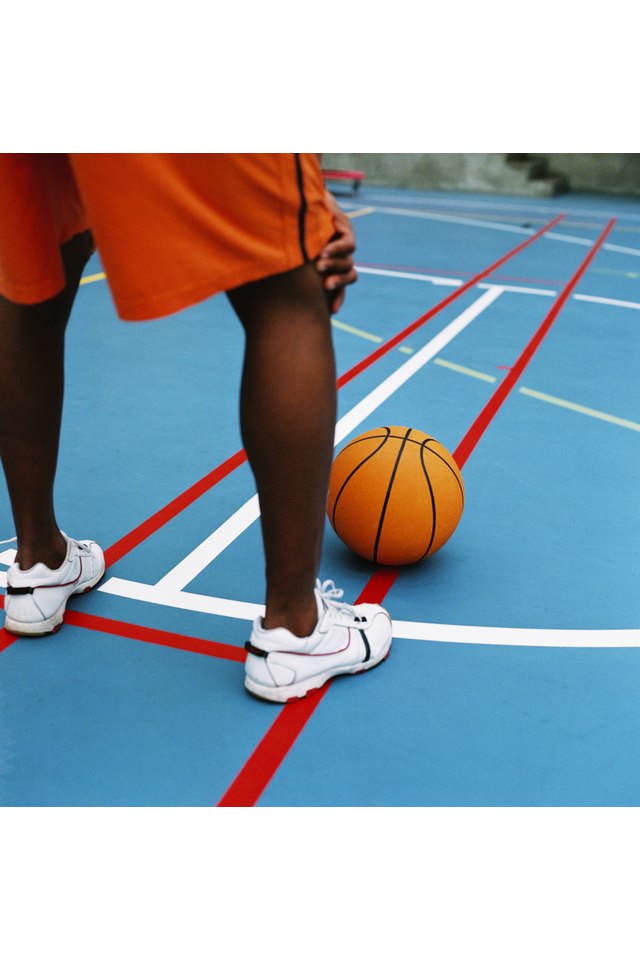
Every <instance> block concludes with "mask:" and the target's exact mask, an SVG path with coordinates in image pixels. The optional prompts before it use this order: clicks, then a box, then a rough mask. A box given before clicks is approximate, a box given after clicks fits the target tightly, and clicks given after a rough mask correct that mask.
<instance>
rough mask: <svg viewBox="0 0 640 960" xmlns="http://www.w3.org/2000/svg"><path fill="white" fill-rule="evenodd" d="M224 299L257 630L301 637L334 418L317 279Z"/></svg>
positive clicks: (246, 289) (308, 271) (308, 628)
mask: <svg viewBox="0 0 640 960" xmlns="http://www.w3.org/2000/svg"><path fill="white" fill-rule="evenodd" d="M228 296H229V299H230V301H231V303H232V305H233V307H234V309H235V311H236V313H237V314H238V316H239V318H240V320H241V322H242V324H243V326H244V328H245V331H246V337H247V342H246V353H245V362H244V372H243V378H242V391H241V398H240V414H241V426H242V436H243V441H244V445H245V449H246V451H247V455H248V457H249V462H250V464H251V467H252V469H253V472H254V475H255V478H256V484H257V487H258V494H259V497H260V507H261V511H262V533H263V539H264V548H265V559H266V573H267V597H266V616H265V621H264V626H265V627H266V628H268V629H270V628H272V627H287V628H288V629H289V630H291V632H292V633H295V634H296V635H297V636H308V635H309V634H310V633H311V632H312V631H313V629H314V628H315V626H316V622H317V608H316V602H315V597H314V593H313V588H314V585H315V578H316V575H317V570H318V565H319V562H320V551H321V547H322V535H323V530H324V519H325V507H326V501H327V487H328V480H329V471H330V468H331V459H332V450H333V437H334V429H335V419H336V385H335V377H336V375H335V361H334V355H333V344H332V340H331V324H330V318H329V311H328V308H327V303H326V299H325V295H324V292H323V287H322V280H321V279H320V278H319V276H318V275H317V273H316V271H315V268H314V267H313V266H312V265H311V264H309V265H306V266H303V267H300V268H299V269H297V270H292V271H291V272H289V273H285V274H280V275H278V276H276V277H269V278H268V279H266V280H261V281H259V282H257V283H252V284H247V285H245V286H243V287H239V288H238V289H237V290H233V291H231V292H230V293H229V294H228Z"/></svg>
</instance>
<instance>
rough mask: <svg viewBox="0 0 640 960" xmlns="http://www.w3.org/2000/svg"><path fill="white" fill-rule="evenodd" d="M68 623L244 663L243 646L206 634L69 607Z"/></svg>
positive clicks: (65, 619) (66, 616)
mask: <svg viewBox="0 0 640 960" xmlns="http://www.w3.org/2000/svg"><path fill="white" fill-rule="evenodd" d="M64 622H65V623H68V624H69V625H70V626H72V627H84V628H86V629H89V630H97V631H98V632H100V633H108V634H110V635H111V636H116V637H126V638H127V639H128V640H140V641H142V642H143V643H154V644H158V645H160V646H163V647H171V648H172V649H173V650H186V651H188V652H190V653H201V654H204V655H205V656H207V657H216V658H217V659H219V660H233V661H234V662H236V663H244V661H245V659H246V653H245V651H244V650H243V649H242V647H236V646H233V644H230V643H220V642H218V641H216V640H204V639H202V637H187V636H184V635H183V634H180V633H172V632H169V631H168V630H158V629H156V628H155V627H141V626H139V625H138V624H136V623H123V622H122V621H121V620H111V619H108V618H107V617H97V616H95V615H94V614H91V613H82V612H80V611H78V610H67V611H65V615H64Z"/></svg>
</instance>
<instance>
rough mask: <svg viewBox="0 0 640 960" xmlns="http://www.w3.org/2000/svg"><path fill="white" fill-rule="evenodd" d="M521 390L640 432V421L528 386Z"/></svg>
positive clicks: (540, 398) (558, 405)
mask: <svg viewBox="0 0 640 960" xmlns="http://www.w3.org/2000/svg"><path fill="white" fill-rule="evenodd" d="M519 392H520V393H523V394H524V395H525V396H526V397H534V398H535V399H536V400H544V402H545V403H552V404H554V405H555V406H556V407H565V408H566V409H567V410H574V411H575V412H576V413H584V414H585V415H586V416H588V417H594V418H595V419H596V420H604V421H605V422H606V423H614V424H616V425H617V426H619V427H626V428H627V430H636V431H638V432H640V423H634V422H633V420H624V419H623V418H622V417H615V416H613V414H611V413H603V412H602V411H601V410H594V409H593V408H592V407H583V406H582V404H579V403H572V402H571V401H570V400H562V399H561V398H560V397H552V396H550V395H549V394H548V393H540V392H539V391H538V390H530V389H529V388H528V387H520V390H519Z"/></svg>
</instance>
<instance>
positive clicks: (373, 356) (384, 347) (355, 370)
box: [338, 213, 564, 389]
mask: <svg viewBox="0 0 640 960" xmlns="http://www.w3.org/2000/svg"><path fill="white" fill-rule="evenodd" d="M563 217H564V213H560V214H558V216H557V217H554V219H553V220H551V221H550V222H549V223H547V224H546V226H544V227H542V228H541V229H540V230H538V231H537V232H536V233H534V234H532V235H531V236H530V237H527V239H526V240H523V241H522V243H519V244H518V246H517V247H514V248H513V250H510V251H509V252H508V253H505V255H504V256H503V257H500V259H499V260H496V262H495V263H492V264H491V266H490V267H487V268H486V269H485V270H482V271H481V273H477V274H476V275H475V277H471V279H470V280H467V282H466V283H463V284H462V286H461V287H456V289H455V290H454V291H453V292H452V293H450V294H449V295H448V296H447V297H445V298H444V300H441V301H440V302H439V303H437V304H436V305H435V306H434V307H431V309H430V310H427V312H426V313H424V314H423V315H422V316H421V317H418V319H417V320H414V322H413V323H412V324H410V325H409V326H408V327H406V328H405V329H404V330H401V331H400V333H397V334H396V335H395V337H392V338H391V340H387V342H386V343H383V344H381V346H379V347H378V349H377V350H374V351H373V353H370V354H369V356H368V357H365V358H364V360H361V361H360V362H359V363H356V365H355V366H354V367H352V368H351V370H347V372H346V373H343V374H342V376H341V377H339V378H338V389H339V388H340V387H343V386H344V385H345V383H349V382H350V381H351V380H353V379H354V378H355V377H357V376H358V375H359V374H361V373H362V372H363V371H364V370H366V369H367V368H368V367H370V366H371V365H372V364H374V363H375V362H376V360H379V359H380V357H383V356H384V355H385V354H386V353H389V351H390V350H393V348H394V347H397V345H398V344H399V343H401V342H402V340H405V339H406V338H407V337H408V336H410V335H411V334H412V333H415V331H416V330H417V329H418V328H419V327H421V326H422V325H423V324H425V323H426V322H427V320H430V319H431V318H432V317H434V316H435V315H436V314H437V313H440V311H441V310H444V308H445V307H448V306H449V304H450V303H453V301H454V300H457V299H458V297H461V296H462V294H463V293H466V292H467V290H470V289H471V287H474V286H475V285H476V283H479V282H480V281H481V280H484V279H485V277H488V276H489V274H491V273H493V272H494V271H495V270H497V269H498V267H501V266H502V264H503V263H506V262H507V260H511V258H512V257H515V255H516V254H517V253H520V251H521V250H524V249H525V248H526V247H528V246H529V245H530V244H532V243H533V242H534V240H537V239H538V237H541V236H542V234H543V233H546V231H547V230H550V229H551V227H555V225H556V224H557V223H559V222H560V220H562V219H563Z"/></svg>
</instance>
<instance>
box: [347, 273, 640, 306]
mask: <svg viewBox="0 0 640 960" xmlns="http://www.w3.org/2000/svg"><path fill="white" fill-rule="evenodd" d="M357 269H358V273H368V274H372V275H374V276H382V277H394V278H397V279H399V280H423V281H426V282H427V283H433V284H435V285H437V286H448V287H457V286H459V285H460V284H461V283H462V281H461V280H451V279H450V278H449V277H436V276H432V275H430V274H425V273H408V272H407V271H405V270H386V269H384V270H383V269H381V268H377V267H358V268H357ZM477 286H478V288H479V289H480V290H488V289H489V288H492V287H497V286H500V287H501V288H502V290H504V292H505V293H522V294H528V295H530V296H538V297H555V296H557V290H549V289H539V288H536V287H519V286H513V285H511V284H508V285H507V284H497V283H479V284H477ZM572 299H573V300H582V301H584V302H586V303H601V304H603V305H605V306H610V307H625V308H626V309H628V310H640V303H638V302H637V301H634V300H615V299H613V298H611V297H595V296H592V295H591V294H586V293H574V294H573V295H572Z"/></svg>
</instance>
